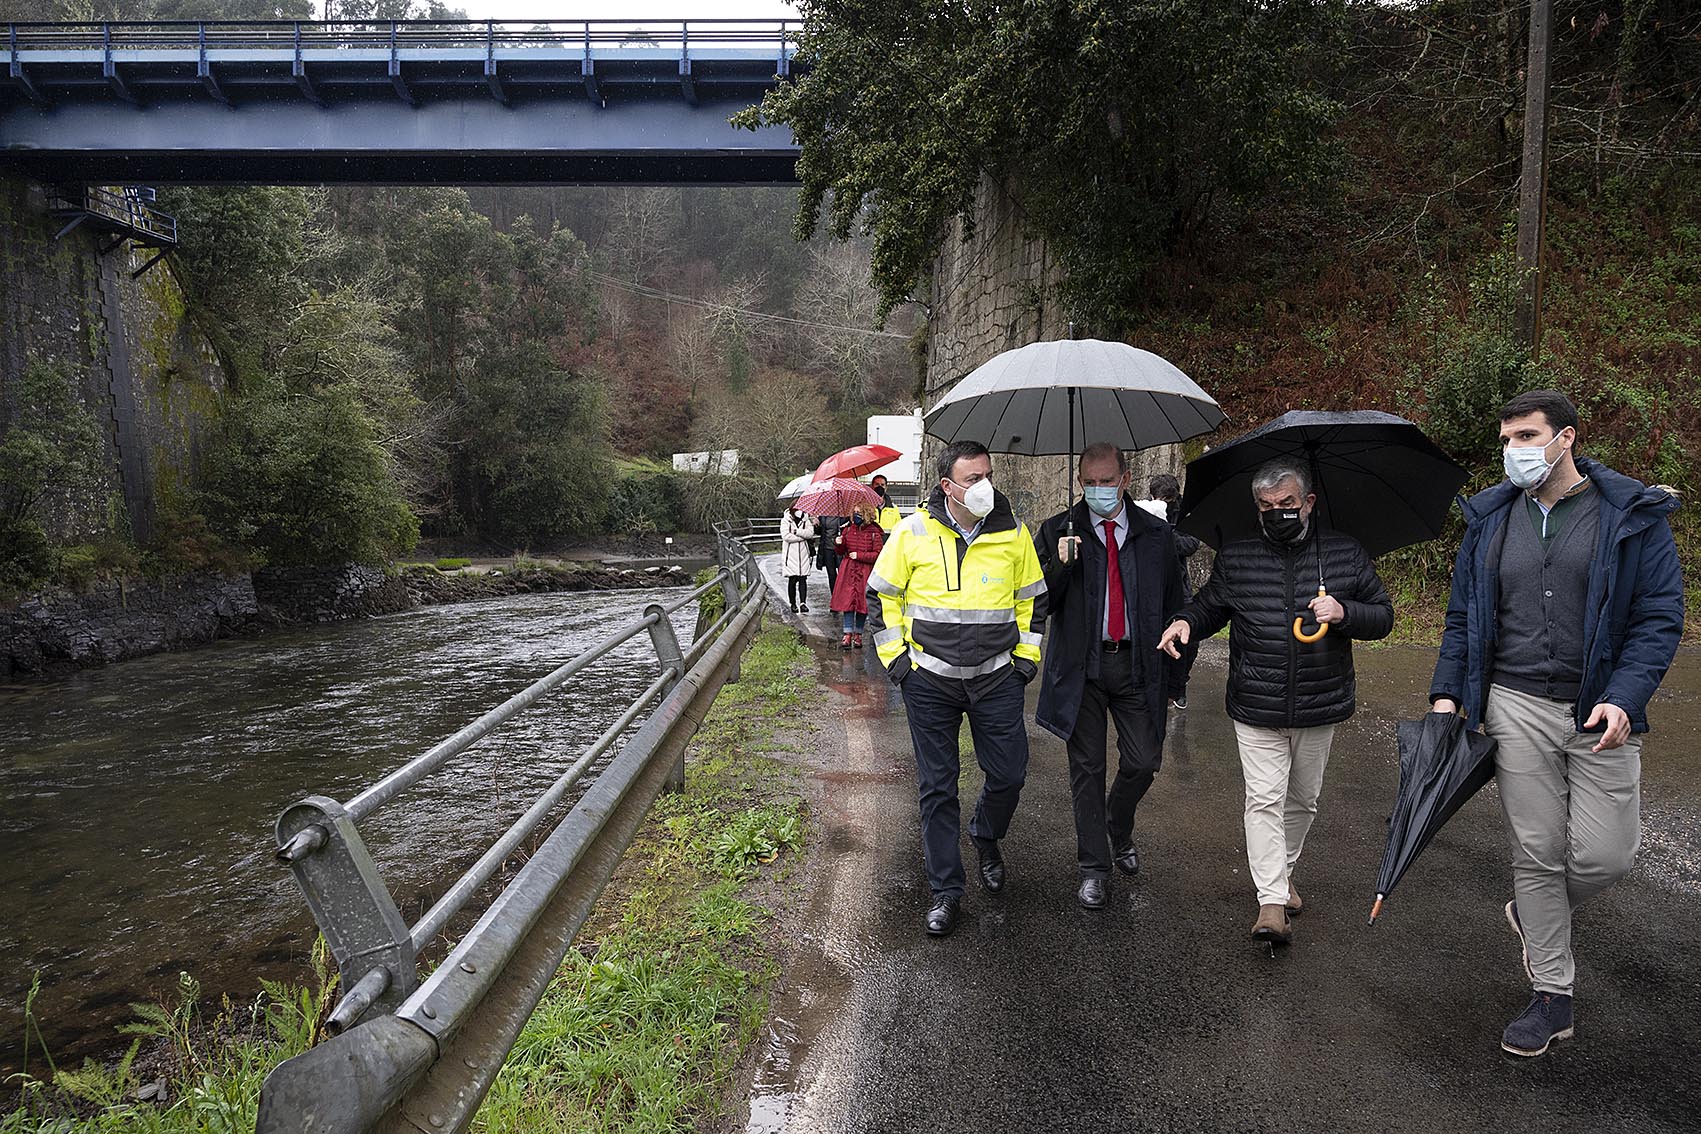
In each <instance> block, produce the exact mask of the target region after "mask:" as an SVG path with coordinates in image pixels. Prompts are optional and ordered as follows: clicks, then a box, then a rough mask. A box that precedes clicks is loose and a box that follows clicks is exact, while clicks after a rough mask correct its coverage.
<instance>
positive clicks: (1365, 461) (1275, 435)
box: [1179, 410, 1469, 555]
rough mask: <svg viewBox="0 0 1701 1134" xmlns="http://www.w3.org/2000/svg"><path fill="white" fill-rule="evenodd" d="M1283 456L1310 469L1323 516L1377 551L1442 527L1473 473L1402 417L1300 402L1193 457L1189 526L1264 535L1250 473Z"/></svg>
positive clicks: (1213, 536)
mask: <svg viewBox="0 0 1701 1134" xmlns="http://www.w3.org/2000/svg"><path fill="white" fill-rule="evenodd" d="M1278 457H1286V458H1288V459H1290V460H1294V461H1298V462H1299V463H1301V464H1303V465H1305V466H1307V467H1309V469H1310V470H1311V486H1312V491H1314V492H1316V493H1317V509H1316V512H1315V513H1314V515H1315V517H1316V521H1317V523H1319V524H1320V525H1321V526H1322V527H1325V528H1330V529H1333V530H1335V531H1338V532H1345V533H1346V534H1348V535H1350V536H1352V537H1354V538H1355V539H1357V540H1358V541H1359V542H1360V543H1362V544H1363V545H1364V549H1365V550H1366V551H1368V552H1369V553H1370V554H1372V555H1381V554H1382V553H1383V552H1385V551H1393V550H1394V549H1395V548H1397V547H1405V546H1406V545H1407V544H1412V543H1421V542H1423V541H1424V540H1426V539H1434V538H1435V537H1436V536H1438V535H1440V534H1441V526H1442V524H1443V523H1444V522H1445V520H1446V519H1447V509H1448V507H1449V506H1450V505H1451V504H1452V502H1453V498H1454V496H1456V495H1457V494H1458V492H1459V489H1460V488H1462V487H1463V486H1464V483H1465V480H1466V478H1467V476H1468V475H1469V474H1467V473H1466V472H1465V470H1464V469H1463V468H1461V467H1460V466H1459V465H1457V464H1455V463H1454V462H1453V461H1452V460H1451V459H1449V458H1448V456H1447V454H1446V453H1443V452H1442V451H1441V450H1440V449H1439V448H1437V447H1436V445H1435V443H1434V442H1433V441H1431V440H1430V439H1429V438H1428V437H1425V436H1424V434H1423V430H1421V429H1419V428H1418V427H1417V426H1416V425H1413V424H1412V423H1411V422H1409V421H1407V420H1406V419H1405V418H1403V417H1396V416H1394V415H1393V414H1391V413H1380V412H1377V411H1375V410H1349V411H1345V412H1339V413H1337V412H1329V411H1323V410H1294V411H1292V412H1291V413H1284V414H1283V415H1282V416H1281V417H1278V418H1277V419H1276V420H1274V421H1272V422H1270V423H1269V424H1268V425H1262V426H1259V427H1258V428H1257V429H1254V430H1253V431H1252V432H1251V433H1247V434H1245V435H1243V436H1240V437H1237V438H1235V439H1234V440H1233V441H1225V442H1224V443H1223V444H1221V445H1219V446H1217V447H1216V448H1215V449H1212V450H1211V451H1210V452H1208V453H1206V454H1205V455H1203V456H1201V457H1198V458H1196V459H1194V460H1192V461H1189V462H1188V463H1187V491H1186V492H1184V493H1183V494H1182V497H1181V513H1182V518H1181V522H1180V525H1179V526H1180V528H1181V530H1182V531H1184V532H1188V533H1190V534H1192V535H1196V536H1198V537H1199V538H1200V539H1202V540H1204V541H1205V542H1206V543H1208V544H1210V545H1211V546H1212V547H1216V548H1221V547H1222V546H1223V544H1225V543H1228V542H1231V541H1233V540H1237V539H1245V538H1248V537H1251V536H1255V535H1257V534H1258V509H1257V506H1256V505H1254V504H1253V502H1252V474H1253V473H1254V472H1255V471H1257V469H1258V467H1259V466H1260V465H1262V464H1264V463H1265V462H1266V461H1271V460H1275V459H1276V458H1278Z"/></svg>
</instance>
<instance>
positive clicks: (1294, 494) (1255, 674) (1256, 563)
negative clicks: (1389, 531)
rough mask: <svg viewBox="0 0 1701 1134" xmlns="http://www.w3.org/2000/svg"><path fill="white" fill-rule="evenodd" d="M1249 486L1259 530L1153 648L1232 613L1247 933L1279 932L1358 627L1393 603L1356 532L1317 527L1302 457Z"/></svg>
mask: <svg viewBox="0 0 1701 1134" xmlns="http://www.w3.org/2000/svg"><path fill="white" fill-rule="evenodd" d="M1252 496H1253V499H1254V501H1255V502H1256V503H1257V507H1258V511H1259V521H1260V526H1261V527H1262V528H1263V535H1262V536H1261V537H1258V538H1255V539H1247V540H1239V541H1236V542H1234V543H1231V544H1228V545H1227V546H1226V547H1224V548H1223V549H1222V551H1221V552H1219V553H1218V555H1217V560H1216V564H1215V566H1214V567H1213V568H1212V570H1211V578H1210V580H1209V581H1208V582H1207V583H1206V584H1205V585H1204V587H1202V588H1201V589H1200V591H1199V593H1198V594H1197V595H1195V596H1193V601H1192V603H1191V604H1189V605H1188V607H1187V608H1186V609H1185V610H1183V611H1182V612H1181V613H1180V614H1179V615H1177V616H1176V619H1175V621H1174V622H1172V623H1170V626H1169V629H1167V630H1165V631H1164V635H1163V637H1162V638H1161V639H1160V640H1159V642H1158V649H1160V650H1163V651H1164V652H1165V653H1167V654H1169V655H1170V656H1171V657H1180V655H1181V647H1183V646H1186V645H1187V644H1188V643H1189V642H1198V641H1203V640H1204V639H1206V638H1208V637H1210V636H1211V635H1212V634H1215V633H1216V632H1217V631H1218V630H1221V629H1222V628H1223V627H1224V626H1226V625H1228V624H1229V623H1230V622H1231V621H1232V622H1233V624H1234V626H1233V629H1232V630H1231V631H1230V632H1229V676H1228V697H1227V701H1228V714H1229V716H1230V717H1231V718H1233V720H1234V722H1235V725H1234V727H1235V736H1236V738H1237V739H1238V741H1239V742H1240V765H1241V771H1242V773H1243V774H1244V776H1245V778H1246V814H1245V822H1246V857H1247V862H1248V865H1249V866H1250V868H1251V874H1252V880H1253V882H1254V883H1255V884H1256V885H1257V887H1258V920H1257V921H1256V922H1254V923H1253V926H1252V936H1253V937H1255V938H1260V939H1264V940H1268V941H1271V942H1274V943H1276V944H1286V943H1287V941H1288V940H1289V939H1290V936H1291V929H1290V926H1289V922H1288V913H1289V912H1290V911H1291V912H1295V913H1297V912H1298V911H1299V909H1300V905H1301V903H1300V899H1299V892H1298V891H1297V890H1295V889H1294V887H1293V882H1292V880H1291V874H1292V871H1293V867H1294V864H1295V863H1296V862H1297V861H1299V853H1300V851H1301V849H1303V847H1304V846H1305V836H1306V833H1307V832H1308V831H1310V829H1311V822H1312V820H1313V819H1315V818H1316V817H1317V797H1318V795H1319V794H1320V793H1321V791H1322V789H1323V768H1324V766H1325V765H1326V764H1327V763H1328V761H1329V745H1330V742H1331V741H1332V740H1333V739H1334V734H1335V726H1336V725H1337V724H1339V723H1341V722H1342V721H1344V720H1346V719H1347V718H1348V717H1350V716H1352V715H1353V707H1354V681H1353V648H1352V643H1353V639H1355V638H1358V639H1366V640H1371V639H1376V638H1385V637H1387V636H1388V632H1389V631H1390V630H1392V629H1393V628H1394V604H1393V602H1392V601H1391V600H1390V599H1389V598H1388V592H1387V590H1386V589H1385V588H1384V587H1383V586H1382V580H1381V579H1379V578H1377V576H1376V568H1375V567H1374V566H1373V565H1372V564H1371V562H1370V556H1369V555H1368V554H1366V553H1365V550H1364V547H1363V546H1362V545H1361V544H1360V543H1359V542H1358V541H1357V540H1356V539H1353V538H1352V537H1351V536H1348V535H1343V534H1341V533H1340V532H1332V531H1320V530H1316V529H1314V528H1313V527H1312V525H1311V513H1312V509H1313V508H1314V507H1315V506H1316V504H1317V496H1316V495H1315V494H1314V493H1313V492H1312V491H1311V477H1310V475H1309V473H1308V472H1307V471H1306V470H1305V469H1304V468H1303V467H1302V466H1301V465H1299V464H1296V463H1291V462H1287V461H1272V462H1270V463H1269V464H1267V465H1265V466H1264V467H1263V468H1261V469H1259V470H1258V471H1257V472H1256V473H1254V474H1253V477H1252ZM1323 590H1326V591H1327V593H1326V594H1324V593H1321V592H1322V591H1323ZM1313 622H1315V623H1317V625H1310V624H1311V623H1313ZM1302 623H1303V624H1304V625H1302ZM1325 630H1326V631H1327V632H1326V633H1325V632H1324V631H1325ZM1301 634H1304V636H1305V638H1314V640H1311V641H1306V640H1303V639H1302V638H1301V637H1300V635H1301ZM1319 635H1320V636H1319ZM1314 636H1315V637H1314Z"/></svg>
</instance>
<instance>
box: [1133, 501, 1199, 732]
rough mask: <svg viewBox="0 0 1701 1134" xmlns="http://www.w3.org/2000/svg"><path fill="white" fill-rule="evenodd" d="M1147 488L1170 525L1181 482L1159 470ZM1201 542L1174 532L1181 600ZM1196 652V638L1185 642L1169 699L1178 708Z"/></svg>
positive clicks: (1183, 705) (1176, 514)
mask: <svg viewBox="0 0 1701 1134" xmlns="http://www.w3.org/2000/svg"><path fill="white" fill-rule="evenodd" d="M1146 491H1147V493H1148V494H1150V496H1151V498H1152V499H1153V500H1158V501H1161V502H1162V503H1163V506H1164V517H1163V518H1164V520H1165V521H1166V522H1167V523H1168V524H1169V526H1170V527H1171V528H1172V529H1173V528H1174V527H1175V523H1176V521H1177V520H1179V519H1180V518H1181V482H1180V481H1179V480H1177V479H1176V478H1175V475H1174V474H1173V473H1159V474H1158V475H1157V476H1154V477H1153V478H1152V479H1151V482H1150V483H1149V484H1148V485H1147V486H1146ZM1201 543H1202V541H1201V540H1200V539H1199V537H1198V536H1195V535H1188V534H1187V533H1186V532H1182V531H1178V532H1176V533H1175V554H1176V561H1177V562H1178V563H1179V564H1180V565H1181V594H1182V599H1183V602H1184V604H1185V603H1186V602H1190V601H1192V599H1193V588H1192V587H1191V586H1189V585H1188V583H1187V561H1188V560H1189V559H1191V558H1192V557H1193V556H1194V554H1196V553H1197V552H1198V550H1199V547H1200V545H1201ZM1198 656H1199V643H1198V641H1197V640H1195V641H1192V642H1189V643H1187V647H1186V649H1184V650H1182V651H1181V661H1180V673H1179V674H1178V675H1177V677H1176V680H1175V681H1174V682H1173V684H1174V686H1175V690H1174V696H1173V697H1172V698H1171V700H1170V704H1171V705H1173V706H1175V707H1176V708H1177V709H1181V710H1183V711H1186V709H1187V679H1188V677H1190V676H1191V675H1192V673H1193V662H1194V660H1195V659H1197V658H1198Z"/></svg>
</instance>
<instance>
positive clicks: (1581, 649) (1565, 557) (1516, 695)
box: [1429, 390, 1683, 1056]
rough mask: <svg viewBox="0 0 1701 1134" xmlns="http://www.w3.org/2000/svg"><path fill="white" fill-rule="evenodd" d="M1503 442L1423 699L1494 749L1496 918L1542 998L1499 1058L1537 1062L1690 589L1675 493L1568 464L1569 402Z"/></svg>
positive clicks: (1617, 865)
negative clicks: (1506, 887)
mask: <svg viewBox="0 0 1701 1134" xmlns="http://www.w3.org/2000/svg"><path fill="white" fill-rule="evenodd" d="M1500 444H1501V452H1502V459H1503V461H1504V465H1505V469H1506V477H1507V479H1506V480H1505V481H1503V482H1501V483H1500V484H1498V485H1496V486H1495V487H1493V488H1490V489H1488V490H1487V491H1485V492H1481V493H1478V494H1477V495H1476V496H1473V497H1472V498H1471V499H1470V500H1469V501H1468V502H1466V504H1465V522H1466V528H1465V538H1464V542H1463V544H1462V545H1461V546H1460V548H1459V558H1458V562H1457V564H1456V565H1455V567H1454V569H1453V597H1452V601H1451V602H1450V603H1449V604H1448V606H1447V622H1446V628H1445V630H1444V631H1443V634H1442V638H1441V657H1440V660H1439V661H1438V662H1437V663H1436V667H1435V678H1434V680H1433V682H1432V683H1431V685H1430V692H1429V697H1430V703H1431V708H1432V709H1433V710H1434V711H1436V712H1442V713H1451V712H1457V711H1459V710H1461V709H1462V710H1464V713H1465V716H1466V718H1467V719H1468V720H1469V722H1470V726H1471V727H1472V728H1476V727H1477V726H1479V725H1481V726H1482V727H1483V728H1484V729H1485V730H1486V731H1487V732H1488V733H1489V735H1490V736H1493V737H1494V738H1495V740H1496V741H1497V742H1498V744H1499V750H1498V752H1497V754H1496V756H1495V776H1496V779H1497V780H1498V781H1499V785H1500V803H1501V809H1502V811H1503V812H1504V813H1505V816H1506V833H1507V839H1508V842H1509V843H1510V845H1511V850H1512V880H1513V892H1514V898H1513V900H1512V901H1510V902H1507V903H1506V920H1507V922H1508V923H1509V924H1510V925H1511V927H1512V930H1513V932H1515V933H1517V934H1518V936H1519V939H1520V941H1521V942H1522V944H1523V949H1524V972H1525V975H1526V976H1528V977H1529V980H1530V984H1531V987H1532V988H1533V989H1534V992H1535V995H1534V997H1533V998H1532V999H1531V1001H1530V1004H1529V1006H1528V1007H1527V1008H1526V1009H1525V1010H1524V1012H1523V1013H1522V1014H1521V1015H1520V1016H1519V1017H1518V1018H1517V1019H1515V1020H1513V1021H1512V1023H1511V1024H1509V1025H1508V1026H1507V1028H1506V1031H1505V1033H1504V1034H1503V1035H1502V1037H1501V1046H1502V1047H1503V1048H1504V1049H1505V1050H1507V1051H1509V1052H1511V1053H1512V1054H1514V1055H1526V1056H1536V1055H1541V1054H1543V1053H1544V1052H1546V1051H1547V1049H1548V1045H1549V1044H1550V1043H1551V1042H1552V1041H1553V1040H1556V1039H1569V1038H1571V1035H1572V1005H1571V995H1572V987H1573V981H1574V979H1575V964H1574V961H1573V958H1572V952H1571V919H1572V913H1573V911H1575V910H1576V909H1577V908H1578V907H1579V906H1581V905H1583V903H1585V902H1587V901H1589V900H1590V899H1591V898H1593V897H1595V896H1596V895H1598V894H1600V893H1601V891H1603V890H1605V889H1606V888H1607V887H1608V886H1610V885H1612V884H1613V883H1614V882H1616V881H1618V879H1619V878H1621V877H1623V876H1624V874H1625V873H1626V872H1627V871H1629V869H1630V865H1631V862H1632V860H1633V859H1634V858H1635V855H1636V848H1637V846H1638V845H1639V843H1640V840H1641V814H1640V806H1641V782H1642V760H1641V748H1642V737H1641V734H1642V733H1643V732H1646V731H1647V728H1648V719H1647V705H1648V698H1649V697H1651V696H1652V695H1653V692H1654V690H1655V689H1656V688H1658V687H1659V684H1660V681H1661V680H1662V679H1663V678H1664V677H1665V672H1666V669H1667V667H1668V666H1670V665H1671V661H1672V657H1673V655H1674V654H1676V652H1677V645H1678V640H1679V639H1680V638H1681V637H1682V635H1683V577H1682V573H1681V571H1680V570H1679V567H1678V559H1677V547H1676V544H1675V543H1674V542H1673V540H1672V533H1671V526H1670V524H1669V522H1668V521H1667V516H1669V515H1670V514H1671V513H1672V512H1673V511H1674V510H1675V509H1676V508H1677V499H1676V497H1675V495H1674V494H1673V493H1672V492H1670V491H1669V490H1667V489H1663V488H1649V487H1647V486H1645V485H1643V484H1642V483H1641V482H1640V481H1638V480H1633V479H1632V478H1630V477H1627V476H1622V475H1620V474H1619V473H1616V472H1614V471H1612V470H1611V469H1609V468H1607V467H1606V466H1605V465H1602V464H1599V463H1598V462H1595V461H1591V460H1589V459H1587V458H1585V457H1578V456H1577V455H1576V453H1575V449H1576V445H1577V410H1576V408H1575V407H1574V406H1572V404H1571V402H1570V400H1569V399H1568V398H1566V397H1565V395H1564V394H1561V393H1559V392H1558V391H1556V390H1532V391H1530V392H1529V393H1525V394H1520V395H1519V396H1518V397H1516V398H1513V399H1512V401H1511V402H1509V403H1507V405H1506V408H1505V409H1503V410H1501V412H1500Z"/></svg>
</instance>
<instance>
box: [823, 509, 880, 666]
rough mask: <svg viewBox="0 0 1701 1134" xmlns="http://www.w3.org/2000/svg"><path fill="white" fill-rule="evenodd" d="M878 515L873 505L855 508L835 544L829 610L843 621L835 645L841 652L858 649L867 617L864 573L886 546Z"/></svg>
mask: <svg viewBox="0 0 1701 1134" xmlns="http://www.w3.org/2000/svg"><path fill="white" fill-rule="evenodd" d="M878 515H879V511H878V510H877V509H876V508H875V506H874V505H873V504H867V503H862V504H858V505H857V506H856V508H855V510H853V511H852V512H851V518H850V523H848V524H846V525H845V526H843V527H841V528H840V529H839V534H838V538H837V540H836V541H835V542H836V543H837V544H838V552H839V560H840V564H839V580H838V582H836V583H835V584H833V609H834V610H835V611H837V612H838V613H840V614H842V615H844V618H845V636H844V639H843V640H842V641H840V642H839V648H840V649H842V650H848V649H851V648H852V647H853V646H854V647H855V648H857V649H861V648H862V627H863V623H864V621H865V620H866V619H867V617H868V596H867V594H866V593H865V592H866V589H867V587H868V573H869V572H870V571H872V570H873V569H874V561H875V560H876V559H878V558H880V549H881V547H883V546H885V543H886V534H885V533H884V532H882V531H881V530H880V525H879V524H878V523H877V522H876V517H877V516H878Z"/></svg>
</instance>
